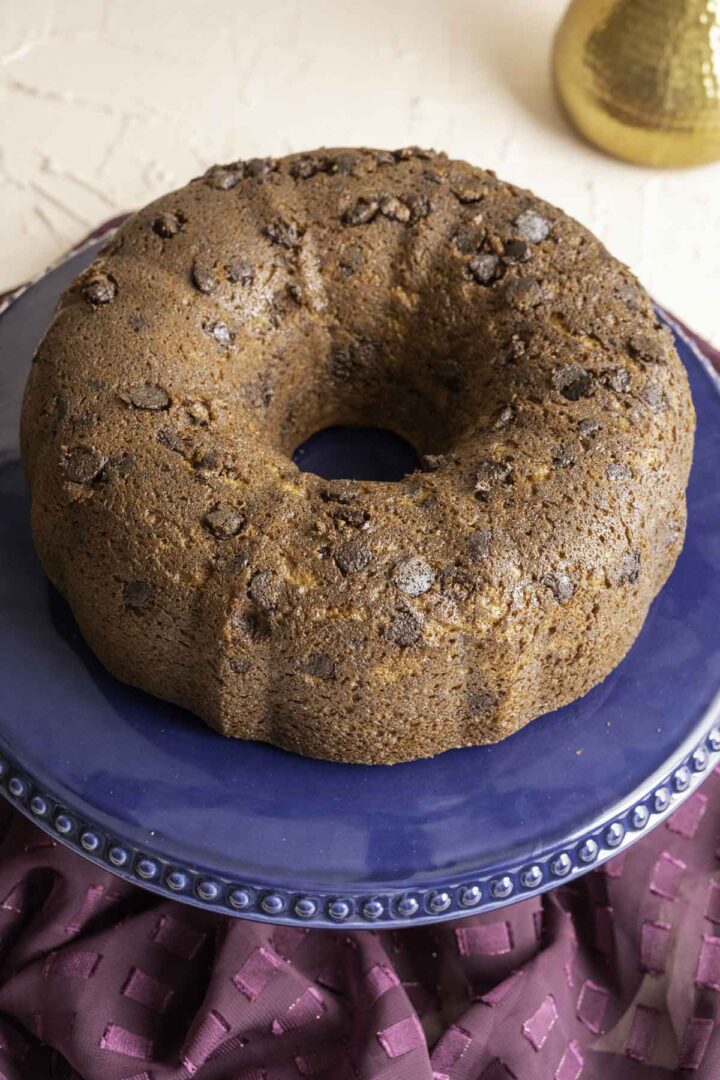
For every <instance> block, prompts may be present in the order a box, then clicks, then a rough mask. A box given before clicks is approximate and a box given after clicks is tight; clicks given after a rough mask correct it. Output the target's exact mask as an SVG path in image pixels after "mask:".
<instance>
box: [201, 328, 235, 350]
mask: <svg viewBox="0 0 720 1080" xmlns="http://www.w3.org/2000/svg"><path fill="white" fill-rule="evenodd" d="M205 330H206V331H207V333H208V334H209V335H210V337H211V338H214V339H215V341H217V343H218V345H222V346H223V347H224V348H226V349H227V348H229V347H230V346H231V345H232V343H233V341H234V340H235V334H234V332H233V331H232V330H231V329H230V327H229V326H228V325H227V323H224V322H211V323H207V324H206V326H205Z"/></svg>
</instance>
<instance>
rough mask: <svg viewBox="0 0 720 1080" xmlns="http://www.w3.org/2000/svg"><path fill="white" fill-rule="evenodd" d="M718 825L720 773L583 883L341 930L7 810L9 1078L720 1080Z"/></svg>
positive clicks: (3, 893)
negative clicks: (271, 916) (473, 912)
mask: <svg viewBox="0 0 720 1080" xmlns="http://www.w3.org/2000/svg"><path fill="white" fill-rule="evenodd" d="M94 235H95V236H99V235H102V230H98V232H97V233H96V234H94ZM705 350H706V354H707V355H708V356H709V357H710V358H711V360H712V361H713V362H714V363H715V365H716V366H717V367H718V369H719V370H720V354H718V353H717V352H714V351H713V350H712V349H710V348H709V347H705ZM719 834H720V774H719V772H718V770H716V771H715V772H714V773H711V774H710V775H709V777H708V778H707V780H706V782H705V783H704V785H703V787H702V791H700V792H696V793H695V794H694V795H692V796H691V797H690V798H689V799H688V800H687V801H686V802H685V803H684V804H683V805H682V806H681V807H680V808H679V809H678V810H677V811H676V812H675V814H674V815H673V816H672V817H671V818H669V819H668V821H667V822H666V823H665V824H663V825H662V826H661V827H659V828H658V829H656V830H655V831H654V832H653V833H650V834H649V835H647V836H646V837H644V839H643V840H641V841H640V842H639V843H637V844H636V845H635V846H634V847H633V848H631V849H630V850H629V851H627V852H625V853H623V854H621V855H619V856H618V857H616V858H615V859H613V860H612V861H611V862H610V863H608V864H606V865H605V866H604V867H603V868H601V869H599V870H596V871H594V872H593V873H591V874H588V875H587V876H586V877H584V878H582V879H581V880H579V881H578V882H576V883H574V884H572V885H565V886H563V887H561V888H558V889H556V890H555V891H554V892H552V893H549V894H546V895H545V896H543V897H540V898H537V899H533V900H526V901H523V902H521V903H518V904H515V905H513V906H511V907H508V908H506V909H504V910H502V911H500V912H496V913H493V914H490V915H485V916H474V917H471V918H468V919H464V920H462V921H457V922H454V923H446V924H442V925H439V926H436V927H429V928H412V929H406V930H402V931H397V932H391V931H379V932H374V931H369V930H367V931H362V932H355V933H334V932H330V931H324V930H312V929H303V928H297V929H296V928H283V927H270V926H264V925H260V924H257V923H250V922H243V921H241V920H239V919H235V920H233V919H226V918H224V917H222V916H220V915H213V914H210V913H205V912H200V911H197V910H195V909H192V908H189V907H183V906H181V905H179V904H175V903H172V902H169V901H163V900H159V899H158V898H156V897H154V896H152V895H151V894H149V893H144V892H142V891H141V890H139V889H136V888H135V887H133V886H131V885H126V884H125V883H123V882H121V881H119V880H118V879H116V878H114V877H112V876H111V875H110V874H108V873H106V872H105V871H103V870H101V869H98V868H97V867H95V866H93V865H92V864H90V863H89V862H87V861H85V860H83V859H81V858H79V857H78V856H76V855H74V854H73V853H71V852H69V851H67V850H65V849H64V848H63V847H62V846H60V845H59V844H58V843H56V842H55V841H53V840H50V839H49V838H47V837H46V836H45V835H44V834H43V833H41V832H40V831H38V829H37V828H36V827H35V826H34V825H32V824H31V823H30V822H28V821H26V820H25V819H23V818H21V817H20V816H19V815H18V814H17V813H16V812H15V811H14V810H12V809H11V808H10V807H5V806H3V807H0V837H1V839H0V1080H77V1078H78V1077H79V1078H81V1080H188V1078H190V1077H195V1078H197V1080H299V1078H302V1077H311V1078H314V1080H579V1078H581V1077H582V1078H583V1080H593V1078H598V1080H667V1078H668V1077H671V1076H675V1075H678V1076H682V1077H687V1078H689V1077H693V1078H696V1080H716V1078H718V1077H720V1024H719V1021H720V866H719V864H718V853H719V852H720V849H719V848H718V839H719Z"/></svg>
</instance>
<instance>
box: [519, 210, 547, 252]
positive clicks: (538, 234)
mask: <svg viewBox="0 0 720 1080" xmlns="http://www.w3.org/2000/svg"><path fill="white" fill-rule="evenodd" d="M515 228H516V229H517V231H518V232H519V233H520V236H522V237H523V239H524V240H528V241H529V242H530V243H531V244H541V243H542V242H543V240H547V238H548V236H549V235H550V230H551V229H552V225H551V223H550V222H549V221H548V220H547V218H544V217H543V216H542V215H541V214H538V213H537V211H535V210H523V212H522V214H520V215H518V217H516V218H515Z"/></svg>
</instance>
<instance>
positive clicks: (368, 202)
mask: <svg viewBox="0 0 720 1080" xmlns="http://www.w3.org/2000/svg"><path fill="white" fill-rule="evenodd" d="M379 212H380V202H379V200H378V199H368V198H366V197H365V196H361V197H360V198H359V199H358V201H357V202H356V203H355V205H354V206H351V207H349V208H348V209H347V210H346V211H345V213H344V214H343V216H342V221H343V225H368V224H369V223H370V222H371V221H374V220H375V218H376V217H377V216H378V213H379Z"/></svg>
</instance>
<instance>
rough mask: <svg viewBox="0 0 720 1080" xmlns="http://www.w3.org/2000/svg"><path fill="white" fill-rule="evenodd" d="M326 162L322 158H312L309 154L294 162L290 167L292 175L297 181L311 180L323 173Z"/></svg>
mask: <svg viewBox="0 0 720 1080" xmlns="http://www.w3.org/2000/svg"><path fill="white" fill-rule="evenodd" d="M324 169H325V161H324V160H323V159H322V158H318V157H312V156H310V155H308V154H305V155H303V157H301V158H298V159H297V161H293V163H292V165H291V166H290V175H291V176H292V177H294V178H295V179H296V180H311V179H312V177H313V176H316V175H317V173H319V172H323V171H324Z"/></svg>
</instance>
